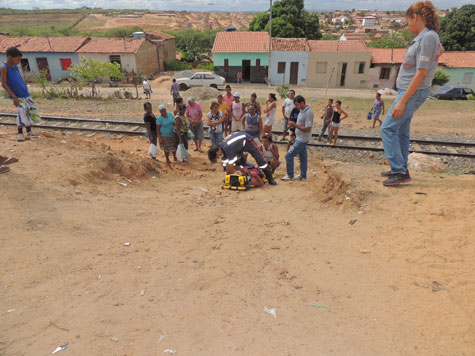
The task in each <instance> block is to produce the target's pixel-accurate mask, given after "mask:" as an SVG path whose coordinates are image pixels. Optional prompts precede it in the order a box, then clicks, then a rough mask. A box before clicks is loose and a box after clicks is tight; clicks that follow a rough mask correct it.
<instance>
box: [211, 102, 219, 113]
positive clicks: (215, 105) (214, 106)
mask: <svg viewBox="0 0 475 356" xmlns="http://www.w3.org/2000/svg"><path fill="white" fill-rule="evenodd" d="M218 107H219V105H218V103H217V102H216V101H213V102H212V103H211V106H210V110H211V111H217V110H218Z"/></svg>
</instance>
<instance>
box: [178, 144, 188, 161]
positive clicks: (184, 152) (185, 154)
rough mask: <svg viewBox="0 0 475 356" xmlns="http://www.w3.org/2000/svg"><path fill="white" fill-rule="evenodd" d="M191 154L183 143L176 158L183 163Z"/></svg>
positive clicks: (179, 146)
mask: <svg viewBox="0 0 475 356" xmlns="http://www.w3.org/2000/svg"><path fill="white" fill-rule="evenodd" d="M190 156H191V155H190V153H189V152H188V151H187V150H186V148H185V145H184V144H183V143H181V144H179V145H178V147H177V150H176V158H177V159H178V160H179V161H180V162H183V160H184V159H185V158H188V157H190Z"/></svg>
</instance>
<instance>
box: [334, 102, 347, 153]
mask: <svg viewBox="0 0 475 356" xmlns="http://www.w3.org/2000/svg"><path fill="white" fill-rule="evenodd" d="M342 114H343V117H342V116H341V115H342ZM347 117H348V114H347V113H346V112H345V110H343V109H342V107H341V101H340V100H337V101H336V105H335V110H334V111H333V117H332V125H331V126H330V145H331V146H335V145H336V140H338V129H339V128H340V122H342V121H343V120H345V119H346V118H347Z"/></svg>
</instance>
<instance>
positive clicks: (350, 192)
mask: <svg viewBox="0 0 475 356" xmlns="http://www.w3.org/2000/svg"><path fill="white" fill-rule="evenodd" d="M324 173H326V179H325V180H323V181H320V182H319V187H318V188H317V194H318V199H319V200H320V202H321V203H333V204H334V205H343V204H344V205H347V206H356V207H360V206H361V205H362V202H363V200H364V198H365V194H364V193H363V192H361V191H359V190H357V189H355V188H354V187H353V186H352V184H351V183H350V182H347V181H345V180H344V179H343V178H342V177H341V175H340V174H338V173H335V172H332V171H330V170H325V171H324Z"/></svg>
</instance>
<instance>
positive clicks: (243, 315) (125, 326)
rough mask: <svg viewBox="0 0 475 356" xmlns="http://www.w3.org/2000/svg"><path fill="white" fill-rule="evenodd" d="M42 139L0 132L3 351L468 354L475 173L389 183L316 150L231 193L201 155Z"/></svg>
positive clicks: (135, 142) (137, 142) (473, 349)
mask: <svg viewBox="0 0 475 356" xmlns="http://www.w3.org/2000/svg"><path fill="white" fill-rule="evenodd" d="M40 134H41V137H40V138H39V139H38V140H35V141H31V142H24V143H17V142H16V141H14V135H12V134H11V133H10V129H5V128H0V153H1V154H14V155H15V156H17V157H19V158H20V162H19V163H17V164H15V165H12V167H11V168H12V171H11V172H10V173H8V174H2V175H1V176H0V186H1V187H2V189H0V224H1V226H2V233H1V234H0V243H1V245H2V249H1V250H0V265H1V269H2V271H3V273H2V274H1V275H0V313H1V314H2V323H1V325H0V333H1V335H2V338H1V340H0V354H2V355H5V356H10V355H32V354H35V355H36V354H41V355H46V354H50V353H51V352H52V351H53V350H54V349H55V348H56V347H57V346H58V345H63V344H66V343H68V344H69V347H68V349H67V350H66V351H63V352H65V354H68V355H75V356H76V355H77V356H82V355H129V356H132V355H137V356H138V355H158V354H162V352H163V351H164V350H166V349H172V350H176V355H197V356H201V355H202V356H205V355H226V356H233V355H236V356H238V355H239V356H243V355H269V356H271V355H285V356H295V355H302V356H304V355H316V354H318V355H329V354H335V355H361V356H372V355H375V356H376V355H378V356H379V355H389V356H391V355H427V356H429V355H430V356H432V355H444V356H452V355H453V356H455V355H473V354H474V353H475V337H474V335H475V333H474V328H475V319H474V315H475V277H474V274H473V270H474V269H475V260H474V259H473V256H474V254H475V240H474V235H473V231H474V229H475V223H474V222H475V213H474V212H475V209H474V207H475V196H474V195H473V191H474V190H475V176H473V175H465V176H446V175H438V174H430V173H413V178H414V182H413V183H412V184H411V185H409V186H406V187H400V188H396V189H388V188H384V187H382V185H381V180H382V179H381V177H379V172H380V171H381V170H385V169H386V167H384V166H381V165H365V166H360V165H356V164H353V163H349V164H344V163H340V162H336V161H331V160H328V159H327V158H325V156H324V155H322V153H321V152H320V151H318V150H316V151H313V152H312V153H310V155H309V159H310V162H309V169H310V177H309V179H308V181H307V182H290V183H283V182H280V181H279V185H277V186H275V187H270V186H265V187H263V188H260V189H254V190H251V191H249V192H245V193H237V192H231V191H223V190H221V189H220V183H221V181H222V178H223V173H222V171H221V170H220V168H219V167H218V166H217V165H212V164H210V163H208V162H207V160H206V158H205V154H193V156H192V157H191V158H190V159H189V161H190V163H189V164H188V165H179V164H174V165H173V170H170V169H169V168H165V167H164V166H163V165H160V164H157V163H155V162H152V161H151V160H150V159H148V158H147V157H146V150H147V148H148V145H147V142H146V141H145V140H141V139H138V138H136V139H123V140H105V139H98V138H90V139H87V138H81V137H77V136H63V135H59V134H52V133H40ZM282 154H283V152H282V151H281V155H282ZM160 159H161V160H163V158H162V157H160ZM284 166H285V165H284ZM277 174H278V175H279V176H282V174H283V167H281V168H279V169H278V171H277ZM119 182H121V183H125V184H127V186H126V187H125V186H122V185H120V184H118V183H119ZM350 222H351V223H350ZM125 242H130V246H124V243H125ZM264 307H268V308H275V309H276V317H275V318H274V317H273V316H272V315H270V314H268V313H266V312H264Z"/></svg>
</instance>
